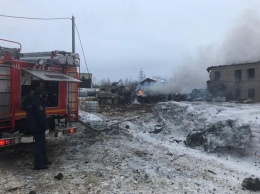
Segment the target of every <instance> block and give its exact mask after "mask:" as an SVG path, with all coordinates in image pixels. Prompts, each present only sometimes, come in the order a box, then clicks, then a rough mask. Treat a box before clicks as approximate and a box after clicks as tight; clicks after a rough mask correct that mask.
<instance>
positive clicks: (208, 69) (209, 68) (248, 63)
mask: <svg viewBox="0 0 260 194" xmlns="http://www.w3.org/2000/svg"><path fill="white" fill-rule="evenodd" d="M257 63H259V64H260V61H256V62H247V63H236V64H235V63H233V64H229V65H219V66H210V67H208V68H207V71H208V72H209V71H210V70H211V69H212V68H218V67H228V66H238V65H250V64H257Z"/></svg>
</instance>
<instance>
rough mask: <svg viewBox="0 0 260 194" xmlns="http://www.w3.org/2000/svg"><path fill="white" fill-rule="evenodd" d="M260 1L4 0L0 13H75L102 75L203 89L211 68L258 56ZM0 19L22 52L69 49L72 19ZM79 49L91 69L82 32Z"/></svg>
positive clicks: (3, 35) (96, 74) (6, 34)
mask: <svg viewBox="0 0 260 194" xmlns="http://www.w3.org/2000/svg"><path fill="white" fill-rule="evenodd" d="M259 7H260V1H258V0H250V1H246V0H228V1H227V0H210V1H205V0H128V1H127V0H124V1H123V0H74V1H68V0H63V1H57V0H56V1H55V0H52V1H51V0H37V1H35V0H23V1H21V0H1V7H0V14H2V15H13V16H24V17H44V18H45V17H47V18H56V17H69V18H71V16H72V15H74V16H75V19H76V25H77V27H78V30H79V33H80V36H81V40H82V44H83V47H84V50H85V54H86V60H87V63H88V68H89V71H90V73H92V74H93V76H94V77H95V78H96V79H97V80H100V79H106V78H110V80H111V81H117V80H119V79H120V78H122V79H125V78H128V79H132V80H138V75H139V71H140V70H141V68H142V70H143V71H144V73H145V75H146V77H151V78H152V77H153V76H160V77H162V78H167V79H170V78H171V79H173V80H175V83H177V82H178V83H182V84H184V86H183V87H188V86H190V87H196V86H198V87H203V86H205V84H206V81H207V79H208V73H207V71H206V68H207V67H209V66H213V65H223V64H228V63H233V62H242V61H246V60H258V59H259V58H260V57H258V53H259V48H260V39H259V35H258V34H259V32H260V25H259V24H260V22H259V21H260V20H259V18H258V17H259V16H258V15H257V8H259ZM0 21H1V26H2V27H1V31H0V38H4V39H9V40H13V41H18V42H20V43H21V44H22V45H23V50H22V52H35V51H51V50H66V51H71V20H55V21H38V20H23V19H11V18H4V17H0ZM76 52H78V53H79V54H80V56H81V72H87V69H86V65H85V63H84V60H83V54H82V52H81V47H80V43H79V39H78V37H76ZM183 78H185V80H183ZM186 78H189V79H188V80H187V79H186Z"/></svg>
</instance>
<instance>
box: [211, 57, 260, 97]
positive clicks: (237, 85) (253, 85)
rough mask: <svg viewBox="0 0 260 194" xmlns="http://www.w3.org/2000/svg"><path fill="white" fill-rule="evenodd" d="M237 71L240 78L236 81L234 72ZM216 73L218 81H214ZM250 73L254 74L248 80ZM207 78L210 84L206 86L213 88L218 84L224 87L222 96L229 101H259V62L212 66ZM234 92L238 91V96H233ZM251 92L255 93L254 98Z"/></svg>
mask: <svg viewBox="0 0 260 194" xmlns="http://www.w3.org/2000/svg"><path fill="white" fill-rule="evenodd" d="M249 69H251V70H249ZM253 69H254V70H253ZM238 71H240V72H241V78H240V79H237V81H236V78H235V72H238ZM217 72H219V74H220V77H219V80H216V79H217V77H218V73H217ZM252 72H254V77H252V78H250V76H249V74H251V76H252ZM209 77H210V82H209V85H208V86H210V87H215V86H217V85H220V84H223V85H225V90H224V91H223V94H224V95H225V96H226V97H227V98H229V99H232V98H233V99H237V100H245V99H254V100H260V62H256V63H245V64H237V65H226V66H214V67H211V68H210V75H209ZM238 77H239V76H238ZM249 89H251V96H250V94H249V93H250V92H249V91H248V90H249ZM236 90H240V95H238V93H237V95H235V91H236ZM253 90H254V93H255V94H254V97H253V96H252V91H253Z"/></svg>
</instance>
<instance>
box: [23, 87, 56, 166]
mask: <svg viewBox="0 0 260 194" xmlns="http://www.w3.org/2000/svg"><path fill="white" fill-rule="evenodd" d="M44 94H45V89H44V88H43V87H37V88H36V90H35V91H34V94H33V95H32V96H31V100H30V103H28V105H27V106H26V115H27V127H28V130H29V132H31V133H32V134H33V137H34V140H35V151H34V159H35V164H34V170H45V169H48V165H50V164H51V161H49V160H48V159H47V155H46V148H45V144H46V140H45V132H46V130H48V129H49V127H48V120H47V116H46V113H45V105H44V102H43V101H44V98H43V96H44Z"/></svg>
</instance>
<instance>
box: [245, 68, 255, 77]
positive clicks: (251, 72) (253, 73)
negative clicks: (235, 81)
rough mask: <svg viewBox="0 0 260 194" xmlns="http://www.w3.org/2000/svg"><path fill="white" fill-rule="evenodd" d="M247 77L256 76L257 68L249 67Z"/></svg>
mask: <svg viewBox="0 0 260 194" xmlns="http://www.w3.org/2000/svg"><path fill="white" fill-rule="evenodd" d="M247 77H248V78H255V68H250V69H247Z"/></svg>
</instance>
